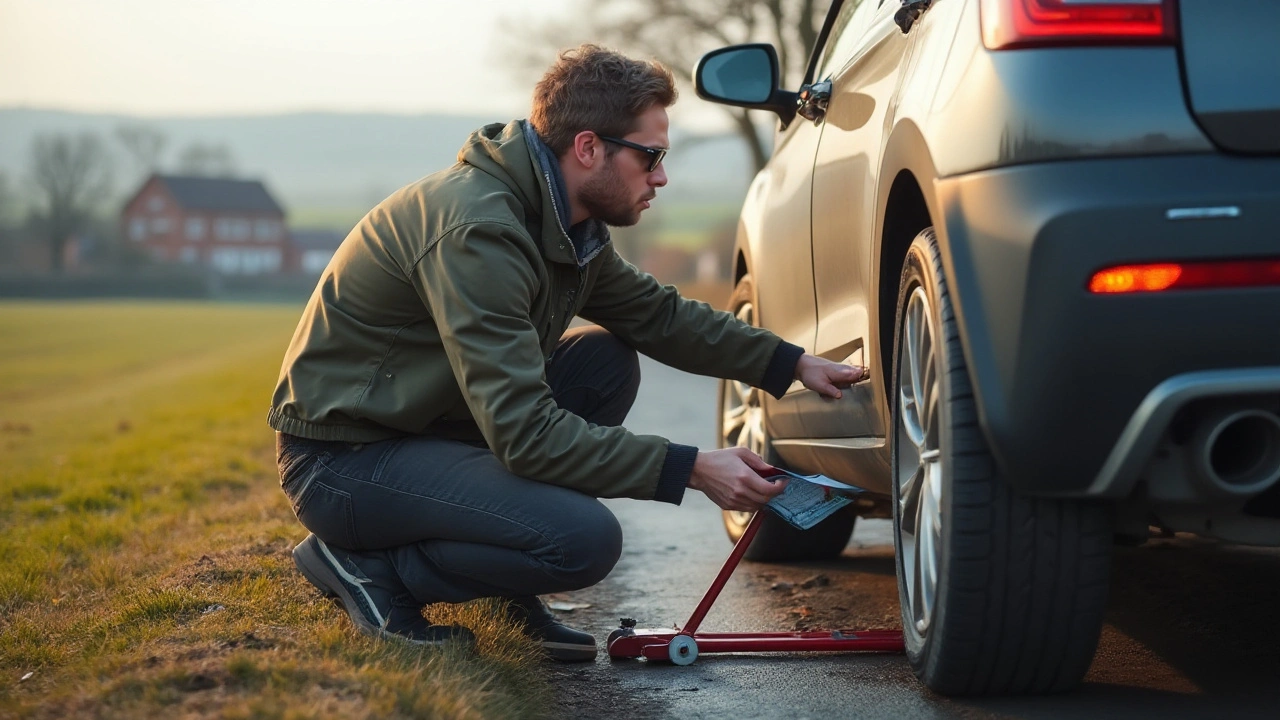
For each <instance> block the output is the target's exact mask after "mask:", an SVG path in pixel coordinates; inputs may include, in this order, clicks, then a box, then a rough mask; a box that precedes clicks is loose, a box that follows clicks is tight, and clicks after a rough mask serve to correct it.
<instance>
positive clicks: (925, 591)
mask: <svg viewBox="0 0 1280 720" xmlns="http://www.w3.org/2000/svg"><path fill="white" fill-rule="evenodd" d="M933 317H934V316H933V308H932V307H931V304H930V302H929V296H928V294H927V293H926V292H925V289H924V288H923V287H919V286H918V287H916V288H915V289H914V290H913V291H912V293H911V296H910V298H909V299H908V301H907V310H906V317H905V318H904V320H903V329H902V338H903V341H902V342H901V343H900V347H899V349H898V353H899V357H898V368H899V370H898V376H899V377H898V383H897V388H895V390H896V393H897V400H896V401H897V405H898V407H897V410H898V412H897V415H898V422H897V429H896V431H897V438H896V443H895V446H894V447H895V452H896V453H897V456H898V457H897V459H898V463H897V468H898V471H897V477H896V478H895V481H896V482H897V484H898V507H897V508H896V510H897V513H898V533H899V538H898V539H899V546H900V547H901V549H902V575H903V579H904V582H905V585H906V590H907V600H908V602H909V604H910V612H911V620H912V624H913V625H914V626H915V630H916V632H917V633H919V634H920V635H921V636H923V635H924V634H925V633H926V632H927V631H928V629H929V624H930V622H931V620H932V618H933V607H934V601H935V599H936V597H937V587H938V558H939V554H940V550H941V545H942V464H941V462H940V460H941V455H942V452H941V445H940V440H941V435H940V429H941V422H940V419H941V405H942V397H941V378H940V377H939V373H938V369H939V368H938V347H937V339H938V334H937V328H936V327H935V326H934V322H933Z"/></svg>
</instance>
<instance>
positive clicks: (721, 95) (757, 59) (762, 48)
mask: <svg viewBox="0 0 1280 720" xmlns="http://www.w3.org/2000/svg"><path fill="white" fill-rule="evenodd" d="M780 78H781V72H780V71H779V69H778V51H777V50H775V49H774V47H773V46H772V45H770V44H769V43H749V44H746V45H730V46H729V47H724V48H720V49H719V50H712V51H711V52H709V53H707V54H706V55H703V56H702V59H700V60H698V64H697V66H696V67H695V68H694V69H693V86H694V88H695V89H696V91H697V93H698V97H700V98H702V99H703V100H710V101H711V102H714V103H719V104H721V105H731V106H734V107H742V108H748V109H750V110H768V111H770V112H774V113H777V115H778V117H779V118H781V120H782V125H783V127H785V126H786V125H787V124H789V123H790V122H791V120H792V119H794V118H795V116H796V98H797V95H796V93H793V92H788V91H786V90H782V89H780V88H779V81H780Z"/></svg>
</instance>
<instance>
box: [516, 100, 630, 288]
mask: <svg viewBox="0 0 1280 720" xmlns="http://www.w3.org/2000/svg"><path fill="white" fill-rule="evenodd" d="M519 123H520V126H521V129H522V130H523V132H524V138H525V142H526V143H527V144H528V146H529V155H530V157H531V158H532V159H533V164H534V166H535V167H536V168H537V169H538V170H539V175H541V179H540V182H541V184H542V185H543V186H544V187H545V188H546V191H547V195H548V198H549V199H550V204H551V207H552V208H553V210H554V212H551V213H544V226H543V233H544V237H545V233H546V230H547V228H546V217H547V216H548V215H553V216H554V217H555V220H556V222H557V225H558V227H557V230H558V231H559V232H558V236H564V237H565V238H566V239H567V240H568V241H569V247H570V248H572V250H573V253H574V255H575V259H576V262H577V264H578V266H579V267H581V266H584V265H586V264H587V263H589V262H591V260H592V259H593V258H595V256H596V255H599V254H600V251H601V250H603V249H604V246H605V244H606V243H608V242H609V228H608V226H606V225H605V224H604V223H602V222H600V221H599V220H596V219H594V218H588V219H586V220H583V221H582V222H580V223H578V224H577V225H574V226H573V227H570V226H569V191H568V188H566V186H565V182H564V173H563V172H561V170H560V159H559V158H557V157H556V155H555V153H554V152H553V151H552V150H551V148H550V147H548V146H547V144H546V143H544V142H543V141H542V138H540V137H538V133H537V132H535V131H534V129H533V126H532V125H530V124H529V121H528V120H520V121H519ZM545 206H546V203H544V208H545ZM565 228H568V229H567V230H566V229H565Z"/></svg>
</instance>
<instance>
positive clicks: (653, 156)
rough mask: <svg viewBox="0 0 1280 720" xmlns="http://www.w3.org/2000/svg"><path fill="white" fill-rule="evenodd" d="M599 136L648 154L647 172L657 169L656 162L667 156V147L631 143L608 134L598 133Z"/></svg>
mask: <svg viewBox="0 0 1280 720" xmlns="http://www.w3.org/2000/svg"><path fill="white" fill-rule="evenodd" d="M599 137H600V139H601V140H603V141H605V142H611V143H613V144H614V145H621V146H622V147H629V148H631V149H632V150H639V151H640V152H642V153H644V154H646V155H648V156H649V167H648V169H647V172H653V171H654V170H657V169H658V164H659V163H661V162H662V158H664V157H666V156H667V148H654V147H649V146H647V145H641V144H640V143H633V142H631V141H630V140H623V139H622V138H616V137H609V136H608V135H600V136H599Z"/></svg>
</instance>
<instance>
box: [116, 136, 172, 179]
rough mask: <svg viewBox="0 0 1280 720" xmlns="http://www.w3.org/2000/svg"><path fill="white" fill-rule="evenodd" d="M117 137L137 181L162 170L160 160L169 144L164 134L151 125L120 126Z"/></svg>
mask: <svg viewBox="0 0 1280 720" xmlns="http://www.w3.org/2000/svg"><path fill="white" fill-rule="evenodd" d="M115 137H116V140H117V141H118V142H119V143H120V145H122V146H123V147H124V150H125V153H126V154H127V155H128V156H129V160H130V161H131V163H132V165H133V171H134V179H135V180H138V181H140V180H142V179H145V178H146V177H148V176H149V175H151V174H152V173H154V172H156V171H157V170H159V169H160V158H161V156H162V155H163V154H164V147H165V145H166V144H168V138H167V137H165V134H164V133H163V132H160V130H158V129H156V128H155V127H152V126H150V125H142V124H131V125H119V126H117V127H116V129H115Z"/></svg>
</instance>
